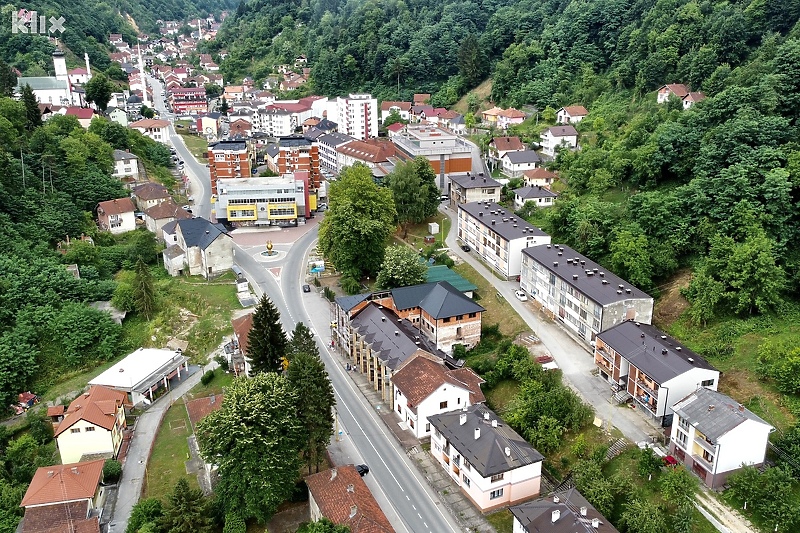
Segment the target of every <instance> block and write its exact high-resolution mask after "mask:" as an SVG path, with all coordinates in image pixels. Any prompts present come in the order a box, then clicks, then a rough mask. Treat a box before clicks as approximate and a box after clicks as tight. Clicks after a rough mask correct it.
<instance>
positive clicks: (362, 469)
mask: <svg viewBox="0 0 800 533" xmlns="http://www.w3.org/2000/svg"><path fill="white" fill-rule="evenodd" d="M356 472H358V475H359V476H361V477H364V476H365V475H367V474H369V467H368V466H367V465H356Z"/></svg>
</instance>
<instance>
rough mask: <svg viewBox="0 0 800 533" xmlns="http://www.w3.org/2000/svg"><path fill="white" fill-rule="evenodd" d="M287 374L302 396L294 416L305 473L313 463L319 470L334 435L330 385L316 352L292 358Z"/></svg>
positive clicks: (332, 400) (299, 354) (332, 402)
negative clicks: (301, 438) (300, 434)
mask: <svg viewBox="0 0 800 533" xmlns="http://www.w3.org/2000/svg"><path fill="white" fill-rule="evenodd" d="M306 329H308V328H306ZM295 331H297V330H295ZM293 340H294V339H293ZM286 377H287V379H288V380H289V383H290V384H291V385H292V387H293V388H294V389H295V390H296V391H298V398H302V400H301V401H300V402H298V405H297V417H298V419H299V421H300V424H301V425H302V426H303V431H304V437H305V442H304V443H303V444H302V448H301V450H302V452H303V457H304V459H305V461H306V464H307V465H308V473H309V474H310V473H311V467H312V466H315V467H316V470H317V472H319V463H320V461H321V459H322V457H323V456H324V454H325V449H326V448H327V447H328V442H329V441H330V438H331V435H333V413H332V410H333V406H334V405H335V404H336V399H335V397H334V395H333V385H331V381H330V379H328V373H327V372H326V371H325V364H324V363H323V362H322V360H321V359H320V358H319V355H316V354H309V353H305V352H300V353H298V354H296V355H294V356H293V357H292V359H291V362H290V364H289V368H288V369H287V371H286ZM301 393H302V394H301Z"/></svg>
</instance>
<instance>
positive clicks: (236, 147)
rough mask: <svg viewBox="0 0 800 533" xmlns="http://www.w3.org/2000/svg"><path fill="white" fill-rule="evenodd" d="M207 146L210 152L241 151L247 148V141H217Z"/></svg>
mask: <svg viewBox="0 0 800 533" xmlns="http://www.w3.org/2000/svg"><path fill="white" fill-rule="evenodd" d="M208 147H209V149H211V151H212V152H222V151H230V152H241V151H242V150H247V143H246V142H245V141H240V140H232V141H219V142H215V143H211V144H209V145H208Z"/></svg>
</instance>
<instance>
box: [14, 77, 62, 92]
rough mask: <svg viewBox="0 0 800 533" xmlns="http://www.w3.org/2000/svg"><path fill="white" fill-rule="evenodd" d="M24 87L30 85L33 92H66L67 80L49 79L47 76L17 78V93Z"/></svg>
mask: <svg viewBox="0 0 800 533" xmlns="http://www.w3.org/2000/svg"><path fill="white" fill-rule="evenodd" d="M26 85H30V86H31V89H32V90H34V91H46V90H54V89H64V90H67V89H68V88H69V82H67V80H57V79H55V78H51V77H48V76H34V77H30V78H17V87H16V89H17V90H18V91H22V88H23V87H25V86H26Z"/></svg>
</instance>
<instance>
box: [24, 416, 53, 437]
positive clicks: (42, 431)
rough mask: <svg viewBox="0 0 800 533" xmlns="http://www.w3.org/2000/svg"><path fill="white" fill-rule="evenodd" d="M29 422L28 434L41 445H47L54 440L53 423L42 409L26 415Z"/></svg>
mask: <svg viewBox="0 0 800 533" xmlns="http://www.w3.org/2000/svg"><path fill="white" fill-rule="evenodd" d="M25 418H26V419H27V420H28V434H30V436H31V437H33V439H34V440H35V441H36V442H38V443H39V444H42V445H44V444H47V443H48V442H50V441H51V440H53V423H52V422H50V419H48V418H47V417H45V413H44V411H43V410H42V409H35V410H33V409H32V410H30V411H28V413H27V414H26V415H25Z"/></svg>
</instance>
